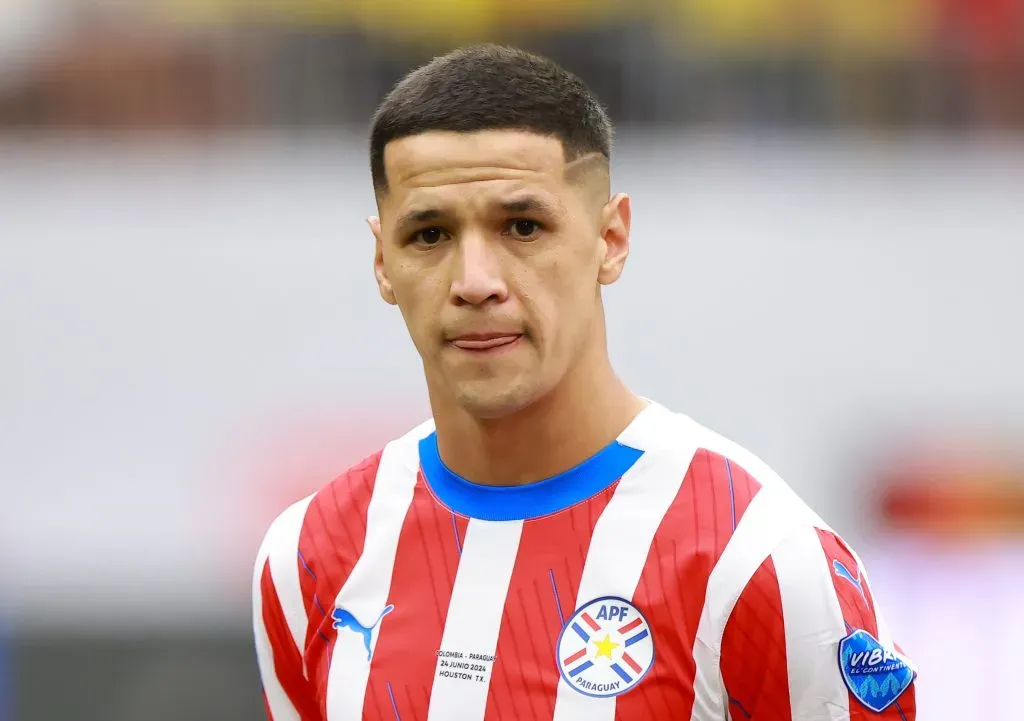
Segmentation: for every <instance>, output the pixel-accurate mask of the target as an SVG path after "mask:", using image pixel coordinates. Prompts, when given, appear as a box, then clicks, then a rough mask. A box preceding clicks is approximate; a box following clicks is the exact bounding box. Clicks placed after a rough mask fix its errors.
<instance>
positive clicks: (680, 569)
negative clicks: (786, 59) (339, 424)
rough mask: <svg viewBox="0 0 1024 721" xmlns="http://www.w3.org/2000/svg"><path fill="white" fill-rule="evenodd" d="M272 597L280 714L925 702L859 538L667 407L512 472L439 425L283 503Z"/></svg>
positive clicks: (796, 712) (867, 706) (868, 706)
mask: <svg viewBox="0 0 1024 721" xmlns="http://www.w3.org/2000/svg"><path fill="white" fill-rule="evenodd" d="M253 615H254V627H255V639H256V651H257V658H258V662H259V668H260V671H261V675H262V681H263V686H264V698H265V702H266V707H267V711H268V713H269V715H270V718H271V719H273V721H296V720H298V721H312V720H314V719H320V720H323V721H359V720H362V719H366V720H372V721H378V720H384V719H386V720H388V721H392V720H395V721H399V720H406V721H407V720H410V719H421V720H425V721H480V720H482V719H486V720H487V721H490V720H492V719H493V720H495V721H501V720H502V719H536V720H537V721H615V720H617V721H634V720H637V721H638V720H640V719H652V718H672V719H691V720H693V721H725V720H728V719H732V720H739V719H756V720H757V721H774V720H776V719H779V720H781V719H800V720H812V719H813V720H815V721H818V720H829V721H848V720H850V721H852V720H857V719H869V718H870V719H879V720H880V721H884V720H890V721H895V720H897V719H898V720H899V721H913V719H914V718H915V704H914V679H915V678H916V670H915V669H914V667H913V665H912V663H911V661H910V660H909V659H907V658H906V657H905V656H904V655H903V653H902V651H901V650H900V649H898V648H897V647H896V646H895V645H894V644H893V640H892V637H891V635H890V632H889V630H888V628H887V627H886V625H885V623H884V622H883V620H882V617H881V615H880V613H879V611H878V609H877V607H876V604H875V599H874V595H873V593H872V590H871V587H870V584H869V583H868V578H867V575H866V573H865V571H864V569H863V568H862V566H861V564H860V562H859V560H858V558H857V556H856V555H855V554H854V552H853V551H852V550H851V549H850V548H848V547H847V545H846V544H845V543H844V542H843V540H842V539H841V538H840V537H839V536H838V535H837V534H836V533H835V532H834V531H832V530H831V529H830V528H829V527H828V526H827V525H826V524H825V523H824V521H822V520H821V518H820V517H819V516H818V515H817V514H815V513H814V512H813V511H811V509H810V508H809V507H808V506H807V505H805V504H804V503H803V502H802V501H801V500H800V499H799V498H798V497H797V496H796V494H795V493H794V492H793V491H792V490H791V489H790V488H789V487H788V486H787V485H786V484H785V483H784V482H783V481H782V479H780V478H779V477H778V476H777V475H776V474H775V473H774V472H772V470H771V469H770V468H768V467H767V466H766V465H765V464H764V463H763V462H761V461H760V460H758V459H757V458H756V457H755V456H753V455H752V454H751V453H749V452H747V451H745V450H744V449H742V448H740V447H739V446H738V445H736V444H734V443H732V442H730V441H728V440H726V439H724V438H722V437H721V436H719V435H717V434H715V433H713V432H712V431H710V430H708V429H706V428H704V427H703V426H701V425H699V424H698V423H696V422H695V421H693V420H692V419H690V418H688V417H687V416H684V415H680V414H676V413H672V412H670V411H669V410H667V409H666V408H664V407H663V406H660V405H658V404H656V403H651V404H650V405H648V406H647V407H646V409H645V410H643V411H642V412H641V413H640V414H639V415H638V416H637V417H636V419H635V420H634V421H633V422H632V423H631V424H630V425H629V426H628V427H627V428H626V430H625V431H624V432H623V433H622V434H621V436H620V437H619V438H618V439H617V440H616V441H615V442H614V443H612V444H611V445H609V446H608V447H607V448H605V449H603V450H602V451H601V452H599V453H598V454H596V455H595V456H594V457H592V458H591V459H589V460H588V461H586V462H584V463H583V464H581V465H579V466H577V467H576V468H574V469H572V470H571V471H569V472H567V473H564V474H561V475H560V476H557V477H554V478H551V479H548V480H545V481H541V482H539V483H535V484H529V485H525V486H521V487H511V488H509V487H504V488H499V487H489V486H483V485H476V484H473V483H470V482H468V481H466V480H464V479H462V478H459V477H458V476H457V475H455V474H454V473H453V472H452V471H450V470H449V469H448V468H447V467H446V466H445V465H444V464H443V463H442V461H441V459H440V457H439V454H438V450H437V439H436V434H435V433H434V428H433V425H432V423H430V422H428V423H425V424H423V425H421V426H419V427H418V428H416V429H414V430H413V431H411V432H410V433H408V434H407V435H405V436H404V437H402V438H399V439H398V440H395V441H393V442H391V443H389V444H388V445H387V446H386V447H385V448H384V449H383V450H382V451H381V452H380V453H377V454H375V455H374V456H372V457H370V458H369V459H367V460H365V461H364V462H362V463H361V464H359V465H357V466H356V467H354V468H352V469H350V470H349V471H348V472H346V473H345V474H343V475H342V476H341V477H339V478H338V479H336V480H335V481H333V482H332V483H330V484H328V485H327V486H325V487H324V488H323V489H321V490H320V491H319V492H317V493H315V494H314V495H312V496H310V497H308V498H306V499H304V500H302V501H300V502H298V503H296V504H294V505H292V506H291V507H289V508H288V509H287V510H285V511H284V512H283V513H282V514H281V515H280V517H278V518H277V519H276V520H275V521H274V522H273V524H272V525H271V527H270V529H269V531H268V532H267V535H266V537H265V539H264V541H263V544H262V546H261V548H260V551H259V554H258V557H257V560H256V565H255V572H254V578H253Z"/></svg>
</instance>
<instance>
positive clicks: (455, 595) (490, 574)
mask: <svg viewBox="0 0 1024 721" xmlns="http://www.w3.org/2000/svg"><path fill="white" fill-rule="evenodd" d="M522 531H523V522H522V521H504V522H495V521H481V520H478V519H473V520H470V522H469V527H468V529H467V530H466V540H465V542H464V543H463V546H462V555H461V557H460V558H459V568H458V571H457V572H456V574H455V585H454V586H453V587H452V597H451V601H450V603H449V604H448V616H447V620H446V621H445V625H444V633H443V635H442V637H441V649H440V651H441V652H442V654H444V653H455V654H462V657H461V658H458V657H456V656H448V657H444V656H442V657H440V658H438V660H437V664H436V666H435V668H434V683H433V686H432V688H431V691H430V709H429V711H428V712H427V720H428V721H451V720H452V719H482V718H483V717H484V712H485V711H486V709H487V690H488V688H489V686H490V683H491V671H492V670H493V668H494V664H493V663H492V662H490V661H479V660H471V659H470V655H471V654H474V655H476V656H488V657H493V656H494V652H495V650H496V647H497V645H498V633H499V631H500V630H501V619H502V615H503V614H504V611H505V599H506V597H507V596H508V586H509V583H510V582H511V580H512V570H513V568H515V565H516V556H517V555H518V554H519V540H520V538H521V536H522ZM451 663H469V664H471V665H473V666H478V667H482V668H483V669H484V670H483V671H479V670H473V669H465V668H462V669H455V668H453V667H452V666H451V665H450V664H451ZM442 664H444V665H442ZM450 674H455V675H450ZM462 675H468V676H471V677H472V678H469V679H467V678H463V677H461V676H462Z"/></svg>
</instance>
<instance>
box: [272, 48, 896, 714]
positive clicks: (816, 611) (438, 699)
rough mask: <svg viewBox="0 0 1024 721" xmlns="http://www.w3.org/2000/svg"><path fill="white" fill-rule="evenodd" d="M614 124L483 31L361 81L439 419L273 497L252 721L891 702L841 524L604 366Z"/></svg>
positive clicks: (382, 257)
mask: <svg viewBox="0 0 1024 721" xmlns="http://www.w3.org/2000/svg"><path fill="white" fill-rule="evenodd" d="M610 148H611V127H610V124H609V121H608V118H607V117H606V115H605V113H604V112H603V110H602V108H601V106H600V105H599V104H598V102H597V101H596V100H595V99H594V98H593V97H592V95H591V94H590V93H589V92H588V90H587V89H586V87H585V86H584V85H583V84H582V83H581V82H580V81H579V80H578V79H577V78H576V77H575V76H573V75H570V74H568V73H566V72H565V71H563V70H562V69H561V68H559V67H558V66H556V65H554V64H553V63H551V62H549V61H547V60H544V59H541V58H538V57H535V56H531V55H527V54H525V53H522V52H519V51H516V50H510V49H505V48H499V47H493V46H484V47H474V48H470V49H466V50H461V51H458V52H455V53H452V54H450V55H448V56H445V57H443V58H439V59H437V60H435V61H433V62H431V63H430V64H428V65H426V66H424V67H422V68H420V69H419V70H417V71H415V72H413V73H412V74H410V75H409V76H408V77H406V78H405V79H404V80H403V81H402V82H401V83H400V84H399V85H398V86H397V87H396V88H395V89H394V90H393V91H392V92H391V94H390V95H389V96H388V97H387V98H386V99H385V100H384V102H383V104H382V105H381V107H380V109H379V110H378V112H377V115H376V117H375V118H374V121H373V127H372V133H371V141H370V160H371V170H372V175H373V183H374V189H375V191H376V198H377V204H378V209H379V214H380V217H379V218H371V219H370V220H369V225H370V229H371V231H372V233H373V236H374V238H375V240H376V256H375V260H374V271H375V274H376V278H377V284H378V287H379V289H380V294H381V296H382V297H383V299H384V300H385V301H386V302H388V303H390V304H392V305H397V306H398V308H399V310H400V311H401V312H402V316H403V317H404V319H405V322H406V325H407V327H408V330H409V334H410V335H411V337H412V340H413V343H414V344H415V346H416V349H417V350H418V351H419V353H420V356H421V357H422V360H423V368H424V376H425V379H426V384H427V390H428V394H429V398H430V403H431V408H432V411H433V420H432V421H430V422H428V423H425V424H423V425H421V426H420V427H418V428H415V429H414V430H412V431H410V432H409V433H408V434H407V435H406V436H404V437H402V438H399V439H398V440H396V441H394V442H392V443H390V444H388V445H387V446H386V447H385V448H384V449H383V451H381V452H380V453H378V454H376V455H374V456H372V457H371V458H369V459H367V460H366V461H364V462H363V463H361V464H359V465H358V466H356V467H355V468H352V469H350V470H349V471H347V472H346V473H345V474H343V475H342V476H341V477H340V478H338V479H337V480H335V481H333V482H332V483H330V484H328V485H327V486H326V487H325V488H323V489H322V490H321V491H320V492H318V493H316V494H314V495H313V496H311V497H310V498H306V499H304V500H302V501H300V502H299V503H297V504H295V505H293V506H292V507H290V508H289V509H287V510H286V511H284V513H283V514H282V515H281V516H280V517H279V518H278V519H277V520H276V521H275V522H274V523H273V525H272V526H271V528H270V530H269V532H268V534H267V536H266V539H265V541H264V543H263V545H262V547H261V549H260V552H259V557H258V559H257V563H256V569H255V577H254V613H255V627H256V644H257V651H258V658H259V664H260V668H261V671H262V676H263V682H264V689H265V697H266V701H267V707H268V710H269V713H270V714H271V716H272V718H273V719H274V720H275V721H286V720H288V719H303V720H306V719H327V721H355V720H357V719H428V720H429V721H478V720H479V719H543V720H544V721H551V720H554V721H600V720H602V719H607V720H608V721H611V720H612V719H622V720H623V721H633V720H639V719H697V720H699V721H719V720H723V719H748V718H749V719H758V720H759V721H762V720H767V719H829V720H838V719H844V720H845V719H866V718H879V719H902V720H903V721H910V720H911V719H913V718H914V690H913V686H912V684H913V680H914V675H915V672H914V670H913V669H912V667H911V665H910V662H909V661H907V660H906V659H905V658H904V657H903V656H902V654H901V653H900V651H898V650H897V649H896V648H895V646H894V645H893V642H892V639H891V636H890V634H889V631H888V630H887V629H886V627H885V625H884V623H883V622H882V621H881V618H880V617H879V615H878V613H877V611H876V609H875V602H874V597H873V596H872V592H871V589H870V587H869V585H868V582H867V578H866V576H865V575H864V571H863V569H862V568H861V566H860V564H859V562H858V560H857V557H856V556H855V555H854V554H853V552H852V551H850V550H849V549H848V548H847V547H846V546H845V545H844V544H843V542H842V541H841V540H840V539H839V538H838V537H837V536H836V535H835V534H834V533H833V532H832V531H831V530H830V529H829V528H828V526H827V525H826V524H825V523H824V522H823V521H822V520H821V519H820V518H819V517H818V516H817V515H815V514H814V513H813V512H812V511H811V510H810V509H808V508H807V507H806V506H805V505H804V504H803V503H802V502H801V501H800V500H799V499H798V498H797V497H796V496H795V495H794V494H793V492H792V491H791V490H790V489H789V488H788V487H787V486H786V485H785V484H784V483H783V481H782V480H781V479H779V478H778V476H776V475H775V474H774V473H773V472H772V471H771V470H770V469H769V468H768V467H767V466H765V464H764V463H762V462H761V461H759V460H758V459H757V458H755V457H754V456H753V455H751V454H750V453H748V452H747V451H745V450H743V449H742V448H739V447H738V446H736V445H734V444H733V443H730V442H729V441H727V440H725V439H723V438H721V437H720V436H717V435H715V434H714V433H712V432H711V431H709V430H707V429H705V428H703V427H701V426H700V425H698V424H697V423H696V422H694V421H693V420H691V419H689V418H688V417H686V416H683V415H679V414H675V413H672V412H670V411H669V410H667V409H665V408H664V407H662V406H660V405H658V404H657V403H654V402H650V401H647V400H645V399H642V398H639V397H637V396H636V395H634V394H633V393H631V392H630V391H629V389H627V388H626V386H625V385H624V384H623V383H622V381H620V380H619V379H618V378H617V377H616V375H615V373H614V371H613V370H612V367H611V364H610V362H609V359H608V351H607V343H606V337H605V321H604V313H603V307H602V300H601V286H604V285H609V284H611V283H614V282H615V281H616V280H617V279H618V278H619V276H620V274H621V273H622V270H623V266H624V264H625V262H626V257H627V255H628V253H629V228H630V213H631V211H630V200H629V198H628V197H627V196H625V195H622V194H618V195H614V196H611V195H610V183H609V155H610Z"/></svg>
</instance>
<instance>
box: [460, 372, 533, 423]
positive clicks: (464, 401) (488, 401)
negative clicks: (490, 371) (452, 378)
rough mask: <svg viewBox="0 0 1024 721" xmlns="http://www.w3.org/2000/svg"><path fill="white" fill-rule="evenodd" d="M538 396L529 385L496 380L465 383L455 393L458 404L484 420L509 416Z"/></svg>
mask: <svg viewBox="0 0 1024 721" xmlns="http://www.w3.org/2000/svg"><path fill="white" fill-rule="evenodd" d="M538 397H539V393H537V389H535V388H532V387H530V386H526V385H523V384H519V383H498V382H496V381H487V382H479V381H478V382H476V383H466V384H463V386H462V387H461V388H459V389H458V391H457V393H456V399H457V400H458V403H459V405H460V406H462V408H463V409H464V410H466V412H468V413H469V414H470V415H472V416H473V417H475V418H480V419H485V420H493V419H497V418H503V417H505V416H510V415H512V414H513V413H516V412H517V411H520V410H522V409H523V408H525V407H527V406H528V405H530V404H531V403H533V402H534V401H535V400H537V398H538Z"/></svg>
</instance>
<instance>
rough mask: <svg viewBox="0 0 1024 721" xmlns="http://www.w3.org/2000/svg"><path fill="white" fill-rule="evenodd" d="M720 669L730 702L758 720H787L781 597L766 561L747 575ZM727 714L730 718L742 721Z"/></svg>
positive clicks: (789, 713)
mask: <svg viewBox="0 0 1024 721" xmlns="http://www.w3.org/2000/svg"><path fill="white" fill-rule="evenodd" d="M721 670H722V680H723V681H724V682H725V688H726V692H727V693H728V696H729V699H730V703H731V704H736V705H738V706H739V707H742V709H743V711H745V712H746V713H748V714H750V715H751V716H752V717H753V718H756V719H758V720H759V721H760V719H766V720H775V719H778V720H779V721H781V720H782V719H786V720H787V721H788V719H789V718H790V717H791V716H792V713H793V712H792V709H791V708H790V698H789V667H788V664H787V662H786V627H785V622H784V618H783V615H782V593H781V591H780V590H779V581H778V577H777V576H776V573H775V564H774V563H773V562H772V559H771V558H768V559H767V560H766V561H765V562H764V563H762V564H761V567H760V568H758V569H757V571H756V572H755V573H754V575H753V577H751V579H750V582H749V583H748V584H747V587H746V588H744V589H743V592H742V593H741V594H740V597H739V600H738V601H737V602H736V607H735V608H734V609H733V612H732V615H731V616H730V617H729V621H728V623H726V626H725V633H724V635H723V637H722V656H721ZM730 710H731V711H732V718H734V719H740V718H746V717H745V716H744V715H743V713H741V712H740V711H739V710H738V709H737V708H735V707H734V708H732V709H730Z"/></svg>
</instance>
